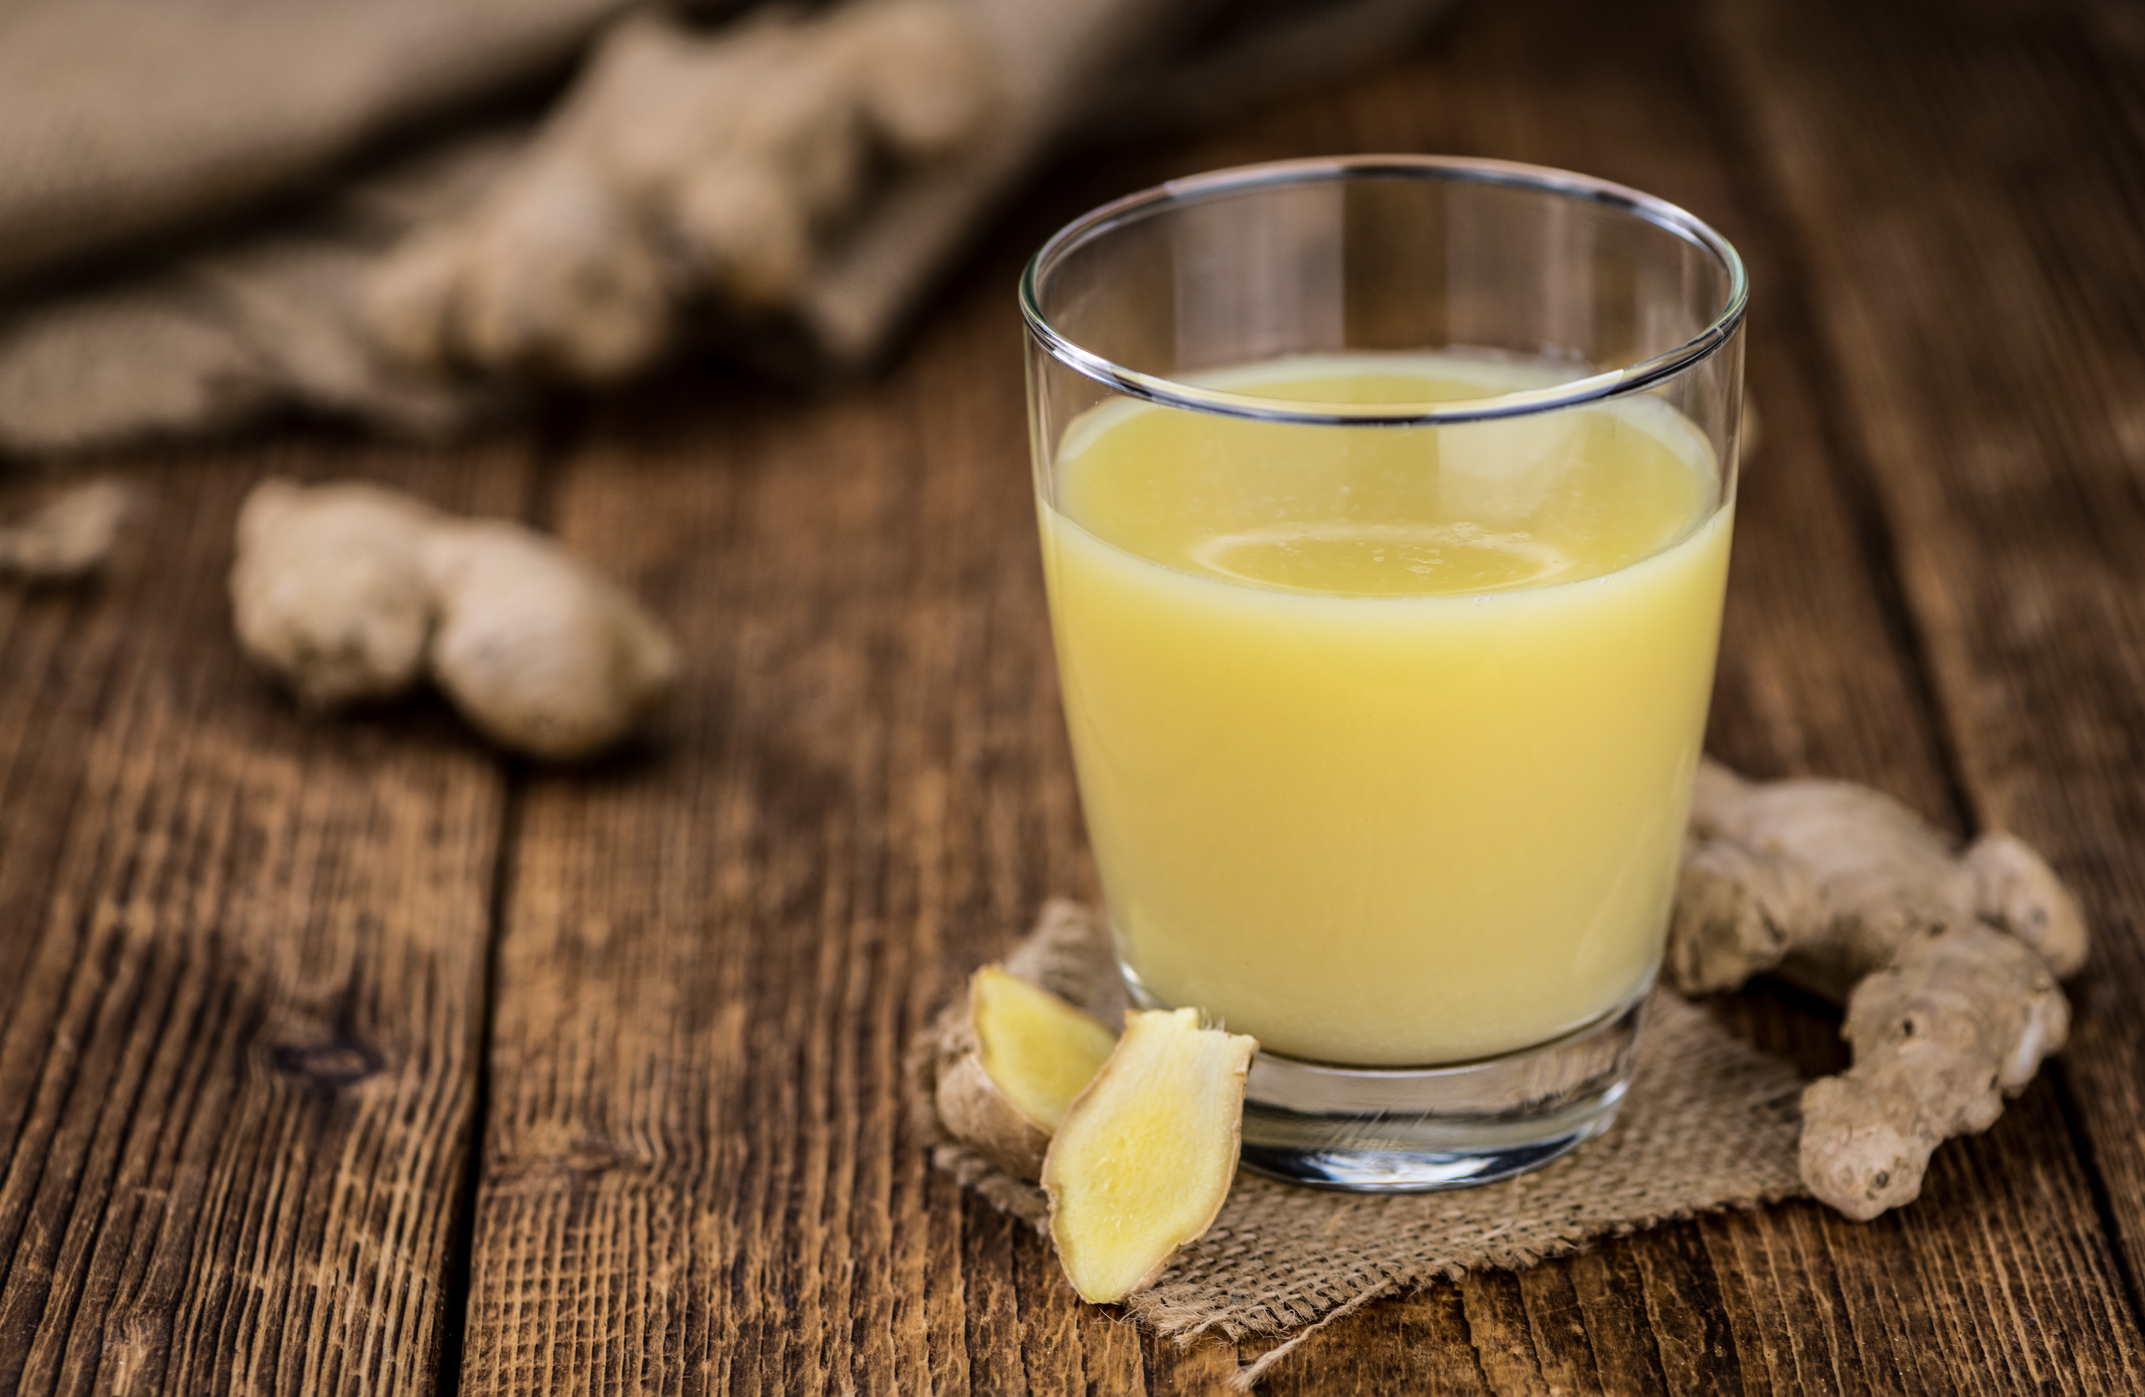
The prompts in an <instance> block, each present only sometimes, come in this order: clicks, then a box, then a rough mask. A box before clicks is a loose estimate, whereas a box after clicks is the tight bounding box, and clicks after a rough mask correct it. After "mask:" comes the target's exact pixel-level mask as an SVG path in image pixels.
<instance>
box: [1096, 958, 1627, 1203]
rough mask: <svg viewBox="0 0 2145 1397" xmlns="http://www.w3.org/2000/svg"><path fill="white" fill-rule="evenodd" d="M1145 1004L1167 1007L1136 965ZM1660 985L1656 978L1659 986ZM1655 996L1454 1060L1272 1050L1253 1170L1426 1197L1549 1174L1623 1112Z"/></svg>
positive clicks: (1251, 1090)
mask: <svg viewBox="0 0 2145 1397" xmlns="http://www.w3.org/2000/svg"><path fill="white" fill-rule="evenodd" d="M1125 983H1126V986H1127V987H1128V988H1129V989H1130V990H1131V992H1132V997H1133V999H1134V1001H1135V1002H1137V1003H1140V1004H1141V1005H1142V1006H1143V1007H1148V1008H1158V1007H1162V1006H1160V1005H1158V1004H1157V1003H1156V1002H1155V1001H1154V998H1153V996H1151V995H1148V994H1146V993H1145V992H1144V987H1143V986H1142V985H1141V984H1140V983H1139V980H1138V979H1137V978H1136V977H1135V976H1133V975H1132V973H1131V971H1130V969H1129V967H1127V968H1126V972H1125ZM1648 988H1650V986H1649V987H1648ZM1645 1008H1646V991H1645V990H1641V991H1640V993H1639V994H1637V995H1636V996H1634V997H1633V998H1631V999H1630V1000H1627V1001H1626V1002H1625V1003H1623V1004H1620V1005H1618V1006H1617V1007H1616V1008H1614V1009H1612V1010H1610V1011H1609V1012H1608V1013H1606V1014H1604V1015H1602V1016H1601V1017H1600V1018H1598V1019H1595V1020H1594V1021H1593V1022H1592V1023H1589V1024H1586V1025H1583V1026H1582V1027H1580V1028H1577V1029H1574V1030H1573V1031H1572V1032H1570V1033H1567V1034H1565V1035H1564V1036H1563V1037H1561V1038H1557V1039H1554V1040H1552V1041H1550V1042H1548V1043H1543V1044H1540V1045H1538V1046H1536V1047H1532V1048H1525V1049H1522V1050H1520V1051H1518V1052H1514V1053H1507V1054H1505V1055H1504V1056H1502V1057H1493V1058H1484V1059H1482V1060H1480V1061H1477V1062H1465V1063H1457V1064H1454V1065H1452V1066H1447V1067H1425V1068H1353V1067H1335V1066H1330V1065H1327V1064H1324V1063H1316V1062H1302V1061H1299V1060H1297V1059H1294V1058H1286V1057H1282V1056H1279V1055H1278V1054H1275V1053H1269V1052H1265V1051H1261V1052H1260V1053H1259V1055H1258V1056H1257V1057H1256V1058H1254V1059H1252V1064H1251V1076H1250V1078H1249V1080H1248V1081H1247V1082H1246V1084H1245V1092H1244V1148H1243V1164H1244V1167H1245V1168H1247V1169H1250V1170H1253V1171H1255V1172H1257V1173H1260V1174H1265V1175H1267V1176H1269V1177H1271V1178H1276V1179H1281V1180H1284V1181H1286V1182H1288V1183H1293V1184H1307V1185H1309V1186H1311V1187H1313V1188H1331V1189H1345V1190H1349V1191H1351V1192H1359V1193H1421V1192H1427V1191H1429V1190H1431V1189H1442V1188H1465V1187H1468V1186H1470V1185H1473V1184H1486V1183H1493V1182H1495V1181H1496V1180H1498V1179H1508V1178H1510V1177H1512V1176H1513V1175H1514V1174H1521V1173H1525V1172H1526V1171H1527V1170H1529V1169H1536V1168H1540V1167H1541V1166H1542V1165H1544V1164H1547V1163H1549V1162H1550V1161H1551V1160H1553V1159H1556V1158H1557V1157H1558V1156H1560V1155H1563V1154H1567V1153H1569V1152H1570V1151H1572V1150H1574V1149H1577V1148H1578V1147H1579V1146H1580V1145H1582V1144H1584V1143H1585V1142H1587V1141H1588V1140H1591V1139H1593V1138H1594V1137H1595V1136H1596V1135H1599V1134H1601V1133H1602V1132H1603V1131H1605V1130H1607V1129H1608V1128H1609V1126H1610V1125H1611V1124H1612V1123H1614V1121H1615V1120H1616V1111H1617V1108H1618V1107H1619V1106H1620V1105H1622V1104H1623V1099H1624V1092H1625V1089H1626V1088H1627V1087H1628V1086H1629V1085H1630V1082H1631V1067H1632V1062H1633V1057H1634V1053H1635V1051H1636V1049H1637V1046H1638V1032H1639V1020H1640V1018H1641V1017H1642V1016H1643V1014H1644V1013H1645Z"/></svg>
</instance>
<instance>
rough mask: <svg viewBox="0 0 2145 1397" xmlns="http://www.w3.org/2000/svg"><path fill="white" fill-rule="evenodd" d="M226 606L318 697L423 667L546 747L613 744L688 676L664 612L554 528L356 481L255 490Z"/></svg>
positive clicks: (508, 742)
mask: <svg viewBox="0 0 2145 1397" xmlns="http://www.w3.org/2000/svg"><path fill="white" fill-rule="evenodd" d="M231 603H232V611H233V614H234V618H235V620H236V624H237V630H238V638H239V641H240V643H241V644H242V645H243V646H244V647H245V650H246V653H247V654H248V655H249V656H250V657H251V658H252V659H253V660H254V661H255V662H256V663H257V664H259V665H261V666H262V667H263V668H265V669H267V670H269V671H271V672H272V673H274V674H275V675H277V676H278V677H279V678H281V679H283V680H284V681H285V682H286V683H288V684H289V685H290V686H291V687H292V688H293V689H294V690H296V691H297V694H298V696H299V698H300V699H301V700H303V701H305V702H306V703H308V704H312V705H318V706H331V705H337V704H344V703H349V702H354V701H358V700H368V699H384V698H390V697H393V696H395V695H397V694H400V693H402V692H404V691H406V690H407V689H409V688H411V687H412V686H413V685H415V684H416V683H417V681H418V680H419V679H420V678H421V677H429V678H431V679H432V681H433V682H434V683H436V684H437V685H438V686H439V687H440V689H441V690H443V691H444V692H445V693H446V695H447V697H448V698H449V699H450V700H451V701H452V702H453V703H454V705H455V707H456V708H457V709H458V710H460V712H461V713H462V715H463V716H464V717H465V718H466V719H468V721H469V722H470V724H471V725H472V726H474V727H476V728H477V729H478V730H479V731H481V732H483V733H484V734H485V735H486V736H487V737H489V738H491V739H492V740H493V741H494V742H497V743H498V744H500V745H501V746H503V747H509V748H512V749H515V750H517V751H522V752H527V753H530V754H531V755H534V756H538V757H543V758H546V759H549V760H554V761H570V760H574V759H577V758H581V757H586V756H590V755H593V754H594V753H596V752H599V751H601V750H603V749H604V748H606V747H609V746H611V745H612V744H614V743H616V742H617V741H619V740H620V739H621V738H623V737H624V736H625V735H626V734H627V733H629V732H630V731H632V730H633V729H634V728H635V727H636V726H638V725H639V724H640V722H641V721H642V720H643V719H645V718H646V717H647V716H648V715H649V713H650V712H651V711H652V710H653V709H654V708H655V706H656V705H657V704H659V703H660V702H661V701H662V700H663V698H664V697H665V696H667V695H668V693H669V692H670V689H671V687H672V686H673V684H674V683H675V681H676V678H677V672H678V654H677V647H676V646H675V645H674V644H673V643H672V642H671V639H670V637H669V636H668V635H667V634H666V633H665V632H664V630H663V628H662V627H661V626H660V625H659V624H658V623H657V622H656V621H655V620H654V618H652V617H651V616H649V615H648V613H647V612H646V611H644V610H643V609H642V608H641V606H640V605H639V603H637V602H635V601H634V600H633V599H632V598H631V597H629V596H627V595H626V594H625V593H624V592H622V591H620V590H619V589H618V588H617V587H615V586H613V585H612V584H611V583H610V582H608V581H606V580H605V579H603V578H602V577H600V576H598V575H597V574H596V573H595V572H593V571H592V570H590V569H589V568H588V566H587V565H586V564H584V563H581V562H579V561H578V560H576V559H575V558H573V557H572V556H570V555H569V554H567V553H566V552H565V551H564V550H562V549H561V548H559V546H558V545H557V544H556V543H554V542H552V541H551V540H549V539H547V538H544V537H543V536H541V535H539V534H536V533H533V532H531V531H530V530H528V529H525V528H523V527H522V526H520V525H519V524H514V523H511V522H508V521H505V520H484V519H458V518H454V517H451V516H448V515H445V514H442V513H440V512H439V511H437V510H434V509H432V508H431V507H429V506H427V505H424V504H422V503H419V502H418V501H416V500H414V499H411V498H409V497H408V496H406V495H400V494H396V493H395V492H393V491H390V490H384V489H381V488H379V487H377V486H372V485H365V484H360V483H354V482H350V483H343V484H334V485H319V486H313V487H310V488H308V487H304V486H300V485H296V484H293V483H291V482H290V481H286V480H268V481H264V482H262V483H261V484H260V485H259V486H257V487H255V489H254V490H253V492H252V494H250V495H249V496H247V498H246V502H245V505H244V506H243V507H242V508H241V510H240V511H239V517H238V558H237V561H236V562H235V563H234V564H233V566H232V569H231Z"/></svg>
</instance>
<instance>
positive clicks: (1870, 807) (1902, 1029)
mask: <svg viewBox="0 0 2145 1397" xmlns="http://www.w3.org/2000/svg"><path fill="white" fill-rule="evenodd" d="M2085 953H2086V928H2085V921H2084V918H2083V917H2082V916H2081V915H2080V914H2079V911H2078V907H2077V904H2076V903H2075V902H2074V901H2073V900H2072V898H2071V896H2070V894H2069V892H2067V891H2066V890H2065V889H2064V887H2063V885H2062V883H2061V881H2060V880H2058V879H2057V877H2056V875H2055V873H2054V871H2053V870H2051V869H2050V868H2049V867H2048V865H2047V864H2046V863H2045V862H2043V861H2042V860H2041V858H2040V856H2039V855H2037V854H2035V853H2034V852H2033V851H2032V850H2031V849H2029V848H2027V847H2026V845H2024V844H2023V843H2021V842H2019V841H2018V840H2017V839H2014V838H2012V837H2011V836H2009V835H2005V834H1991V835H1985V836H1983V837H1982V838H1981V839H1979V840H1977V841H1975V842H1974V844H1973V845H1971V846H1970V847H1969V848H1967V849H1966V850H1965V851H1964V852H1963V853H1960V852H1957V851H1955V850H1954V849H1953V847H1952V846H1951V844H1950V843H1948V842H1947V841H1946V840H1945V839H1944V838H1943V837H1942V836H1940V835H1939V834H1938V833H1937V832H1936V831H1935V830H1933V829H1931V828H1930V827H1929V826H1928V825H1927V824H1925V823H1923V821H1922V820H1921V819H1920V818H1918V817H1917V816H1915V815H1914V814H1913V813H1912V812H1911V811H1909V810H1907V809H1906V808H1905V807H1904V806H1902V805H1900V804H1898V803H1897V802H1896V801H1893V800H1891V799H1890V798H1888V797H1886V796H1884V795H1881V794H1879V793H1878V792H1876V791H1873V790H1869V789H1867V788H1865V787H1861V786H1855V785H1851V784H1848V783H1846V782H1839V781H1776V782H1770V783H1763V784H1759V783H1752V782H1746V781H1744V780H1742V779H1741V778H1740V777H1738V776H1736V775H1735V774H1734V773H1732V772H1730V771H1728V770H1727V769H1726V768H1725V767H1721V766H1719V765H1717V764H1715V763H1712V762H1707V763H1705V764H1704V766H1703V767H1702V768H1701V770H1700V772H1699V778H1698V786H1697V791H1696V795H1695V797H1694V800H1693V802H1692V812H1691V831H1690V837H1689V841H1688V843H1687V845H1686V848H1685V856H1684V866H1683V879H1682V882H1681V884H1680V886H1679V887H1678V890H1677V895H1676V907H1675V916H1674V921H1673V924H1672V928H1671V931H1670V934H1669V946H1668V960H1667V970H1668V975H1669V979H1670V982H1671V983H1672V984H1674V985H1675V986H1676V988H1677V989H1679V990H1681V991H1683V992H1684V993H1686V994H1705V993H1711V992H1715V991H1720V990H1728V989H1734V988H1735V987H1737V986H1739V985H1741V984H1742V983H1743V982H1744V981H1745V980H1747V979H1749V978H1750V977H1751V976H1753V975H1756V974H1760V973H1763V972H1766V971H1778V972H1779V973H1780V974H1781V975H1783V976H1784V977H1785V978H1787V979H1790V980H1792V981H1794V982H1796V983H1798V984H1801V985H1803V986H1805V987H1806V988H1809V989H1812V990H1815V991H1817V992H1818V993H1821V994H1824V995H1826V996H1827V997H1829V998H1831V999H1833V1000H1834V1001H1836V1002H1844V1003H1845V1004H1846V1006H1847V1022H1846V1027H1845V1030H1844V1032H1845V1035H1846V1037H1847V1039H1848V1041H1849V1042H1850V1043H1851V1044H1852V1045H1853V1047H1854V1057H1855V1061H1854V1066H1853V1067H1852V1068H1851V1069H1850V1070H1848V1071H1847V1072H1845V1073H1843V1074H1842V1075H1840V1076H1838V1077H1829V1078H1825V1079H1823V1080H1821V1081H1818V1082H1815V1083H1813V1084H1812V1085H1811V1086H1810V1087H1809V1089H1808V1090H1807V1091H1806V1092H1805V1093H1804V1094H1803V1133H1802V1160H1801V1165H1802V1176H1803V1182H1804V1183H1806V1184H1807V1185H1808V1186H1809V1188H1810V1191H1811V1192H1812V1193H1814V1194H1815V1195H1816V1196H1817V1197H1818V1198H1820V1199H1822V1200H1823V1201H1824V1202H1826V1203H1828V1204H1830V1205H1831V1206H1833V1207H1834V1208H1836V1209H1838V1210H1839V1211H1840V1212H1842V1213H1844V1214H1846V1215H1847V1216H1849V1217H1852V1218H1857V1219H1861V1220H1865V1221H1866V1220H1867V1219H1869V1218H1873V1217H1875V1216H1877V1215H1878V1214H1879V1213H1882V1212H1884V1211H1885V1210H1886V1209H1889V1208H1895V1207H1898V1206H1899V1205H1900V1204H1903V1203H1907V1202H1911V1201H1912V1200H1913V1199H1914V1198H1915V1197H1916V1196H1917V1195H1918V1194H1919V1193H1920V1192H1921V1183H1922V1177H1923V1174H1924V1172H1925V1171H1926V1169H1927V1167H1928V1162H1929V1156H1930V1154H1931V1153H1932V1152H1933V1151H1934V1150H1935V1149H1936V1147H1937V1146H1938V1145H1939V1144H1941V1143H1943V1141H1945V1140H1947V1139H1949V1138H1951V1137H1952V1136H1955V1135H1960V1134H1966V1133H1970V1132H1976V1131H1981V1130H1986V1129H1987V1128H1988V1127H1989V1126H1990V1125H1991V1124H1992V1123H1993V1122H1994V1121H1995V1120H1996V1117H1997V1116H1998V1115H1999V1114H2001V1112H2002V1110H2003V1099H2004V1097H2006V1096H2012V1095H2016V1094H2017V1093H2018V1092H2019V1091H2021V1090H2023V1089H2024V1088H2025V1086H2026V1084H2027V1083H2028V1082H2030V1081H2031V1080H2032V1079H2033V1076H2034V1073H2035V1072H2036V1071H2037V1070H2038V1068H2039V1066H2040V1063H2041V1060H2042V1058H2044V1057H2046V1056H2048V1055H2050V1054H2052V1053H2054V1052H2056V1051H2057V1050H2058V1049H2060V1048H2061V1047H2062V1046H2063V1042H2064V1039H2065V1036H2066V1035H2067V1033H2068V1030H2069V1024H2070V1006H2069V1004H2068V1002H2067V1001H2066V1000H2065V999H2064V997H2063V992H2062V990H2061V989H2060V988H2058V986H2057V984H2056V981H2057V977H2059V976H2062V975H2068V974H2071V973H2073V972H2074V971H2076V970H2077V969H2079V968H2080V967H2081V966H2082V965H2083V964H2084V962H2085Z"/></svg>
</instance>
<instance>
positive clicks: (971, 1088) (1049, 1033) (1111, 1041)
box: [937, 965, 1117, 1180]
mask: <svg viewBox="0 0 2145 1397" xmlns="http://www.w3.org/2000/svg"><path fill="white" fill-rule="evenodd" d="M1116 1043H1117V1035H1116V1034H1114V1033H1112V1032H1110V1030H1109V1029H1108V1028H1107V1027H1106V1026H1105V1025H1104V1024H1103V1023H1102V1021H1101V1020H1099V1019H1097V1018H1095V1017H1094V1016H1092V1015H1090V1014H1085V1013H1082V1012H1081V1011H1080V1010H1078V1009H1076V1008H1074V1007H1073V1006H1072V1005H1070V1004H1068V1003H1066V1002H1065V1001H1064V1000H1062V999H1060V998H1058V997H1057V996H1056V995H1054V994H1052V993H1051V992H1050V991H1048V990H1046V989H1041V988H1039V987H1037V986H1035V985H1032V984H1029V983H1028V982H1027V981H1026V980H1023V979H1021V978H1020V977H1019V976H1017V975H1014V974H1011V973H1009V972H1008V971H1005V970H1002V969H1000V968H999V967H998V966H995V965H986V966H984V967H983V968H982V969H980V970H978V971H977V972H976V973H975V976H974V977H973V978H972V979H971V980H970V981H969V982H968V1012H967V1013H965V1014H963V1015H962V1016H961V1017H960V1020H959V1022H958V1023H957V1024H955V1025H954V1027H953V1029H952V1031H951V1032H950V1033H949V1035H948V1038H947V1041H946V1042H945V1043H944V1044H943V1045H942V1047H941V1057H940V1063H939V1071H938V1091H937V1098H938V1114H939V1119H940V1120H941V1121H942V1122H944V1123H945V1126H946V1128H947V1129H948V1130H950V1131H952V1132H953V1134H955V1135H956V1136H958V1137H960V1138H961V1139H962V1140H965V1141H967V1142H968V1143H969V1144H970V1145H972V1146H974V1147H975V1148H976V1149H977V1150H978V1151H980V1152H981V1153H982V1154H983V1155H985V1156H986V1157H987V1158H989V1159H990V1160H991V1161H992V1162H993V1163H995V1164H997V1165H998V1166H999V1167H1000V1168H1002V1169H1005V1170H1006V1171H1008V1172H1009V1173H1013V1174H1018V1175H1019V1176H1020V1177H1021V1178H1024V1179H1030V1180H1032V1179H1035V1178H1036V1177H1038V1176H1039V1175H1040V1174H1041V1173H1042V1169H1043V1153H1044V1151H1045V1150H1047V1149H1049V1147H1050V1133H1051V1132H1052V1131H1053V1130H1056V1129H1057V1126H1058V1121H1059V1120H1060V1119H1062V1118H1063V1117H1064V1115H1065V1108H1066V1107H1068V1106H1070V1105H1071V1104H1072V1102H1073V1098H1074V1097H1076V1096H1078V1095H1079V1094H1080V1091H1081V1088H1083V1087H1085V1086H1086V1085H1087V1084H1088V1082H1089V1080H1090V1079H1092V1078H1093V1077H1094V1075H1095V1073H1096V1072H1097V1071H1099V1070H1100V1069H1101V1067H1102V1064H1103V1062H1104V1061H1105V1060H1106V1059H1108V1057H1109V1056H1110V1049H1111V1048H1113V1047H1115V1046H1116Z"/></svg>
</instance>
